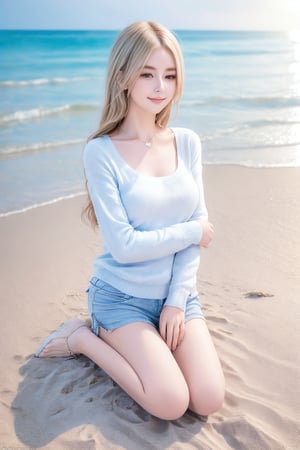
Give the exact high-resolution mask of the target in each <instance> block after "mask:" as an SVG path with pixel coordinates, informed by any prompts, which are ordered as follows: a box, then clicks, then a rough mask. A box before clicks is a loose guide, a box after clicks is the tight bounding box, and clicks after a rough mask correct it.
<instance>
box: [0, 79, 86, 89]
mask: <svg viewBox="0 0 300 450" xmlns="http://www.w3.org/2000/svg"><path fill="white" fill-rule="evenodd" d="M92 79H94V78H93V77H73V78H64V77H55V78H35V79H32V80H6V81H0V88H7V87H24V86H41V85H44V84H63V83H76V82H79V81H88V80H92Z"/></svg>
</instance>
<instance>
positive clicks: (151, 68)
mask: <svg viewBox="0 0 300 450" xmlns="http://www.w3.org/2000/svg"><path fill="white" fill-rule="evenodd" d="M143 69H150V70H156V67H153V66H144V67H143ZM171 71H172V72H176V67H169V68H168V69H166V72H171Z"/></svg>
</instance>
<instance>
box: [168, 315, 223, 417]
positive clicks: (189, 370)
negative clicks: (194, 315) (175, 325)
mask: <svg viewBox="0 0 300 450" xmlns="http://www.w3.org/2000/svg"><path fill="white" fill-rule="evenodd" d="M174 357H175V359H176V361H177V363H178V365H179V367H180V369H181V371H182V373H183V374H184V377H185V379H186V382H187V384H188V387H189V392H190V405H189V408H190V409H191V410H192V411H194V412H196V413H198V414H201V415H209V414H212V413H213V412H215V411H217V410H218V409H220V407H221V406H222V403H223V400H224V375H223V371H222V368H221V364H220V361H219V358H218V356H217V353H216V350H215V347H214V344H213V342H212V339H211V337H210V334H209V331H208V329H207V326H206V323H205V321H204V320H202V319H193V320H190V321H188V322H187V323H186V324H185V335H184V339H183V341H182V343H181V344H180V346H179V347H178V348H177V349H176V350H175V352H174Z"/></svg>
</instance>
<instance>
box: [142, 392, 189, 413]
mask: <svg viewBox="0 0 300 450" xmlns="http://www.w3.org/2000/svg"><path fill="white" fill-rule="evenodd" d="M151 397H152V401H151V403H152V405H153V406H152V408H151V410H152V411H151V413H152V414H153V415H155V416H156V417H159V418H160V419H164V420H175V419H178V418H179V417H181V416H183V414H184V413H185V412H186V410H187V409H188V407H189V402H190V397H189V390H188V387H187V386H186V385H184V386H182V387H180V388H179V387H178V386H174V387H173V389H172V386H165V388H162V387H160V388H159V389H158V390H157V391H156V392H155V395H154V396H153V395H152V396H151ZM153 400H154V401H153Z"/></svg>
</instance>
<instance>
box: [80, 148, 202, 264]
mask: <svg viewBox="0 0 300 450" xmlns="http://www.w3.org/2000/svg"><path fill="white" fill-rule="evenodd" d="M103 155H104V151H103V149H102V148H101V145H99V144H98V143H97V142H95V141H90V142H89V143H88V144H87V146H86V148H85V151H84V167H85V173H86V177H87V182H88V190H89V193H90V197H91V200H92V202H93V206H94V210H95V214H96V217H97V221H98V224H99V227H100V229H101V233H102V235H103V239H104V242H105V245H106V247H107V249H108V251H109V252H110V253H111V254H112V256H113V257H114V259H115V260H116V261H117V262H120V263H134V262H142V261H148V260H151V259H157V258H161V257H165V256H167V255H171V254H174V253H177V252H179V251H180V250H183V249H185V248H187V247H189V246H190V245H193V244H194V245H198V244H199V243H200V241H201V237H202V226H201V223H200V222H199V221H197V220H191V221H189V222H184V223H179V224H175V225H172V226H168V227H164V228H161V229H157V230H151V231H138V230H135V229H134V228H133V227H132V225H131V224H130V223H129V220H128V216H127V213H126V210H125V208H124V206H123V204H122V200H121V196H120V191H119V188H118V181H117V177H116V174H115V173H114V170H113V166H112V164H111V163H110V162H109V160H108V159H107V158H105V157H103Z"/></svg>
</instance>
